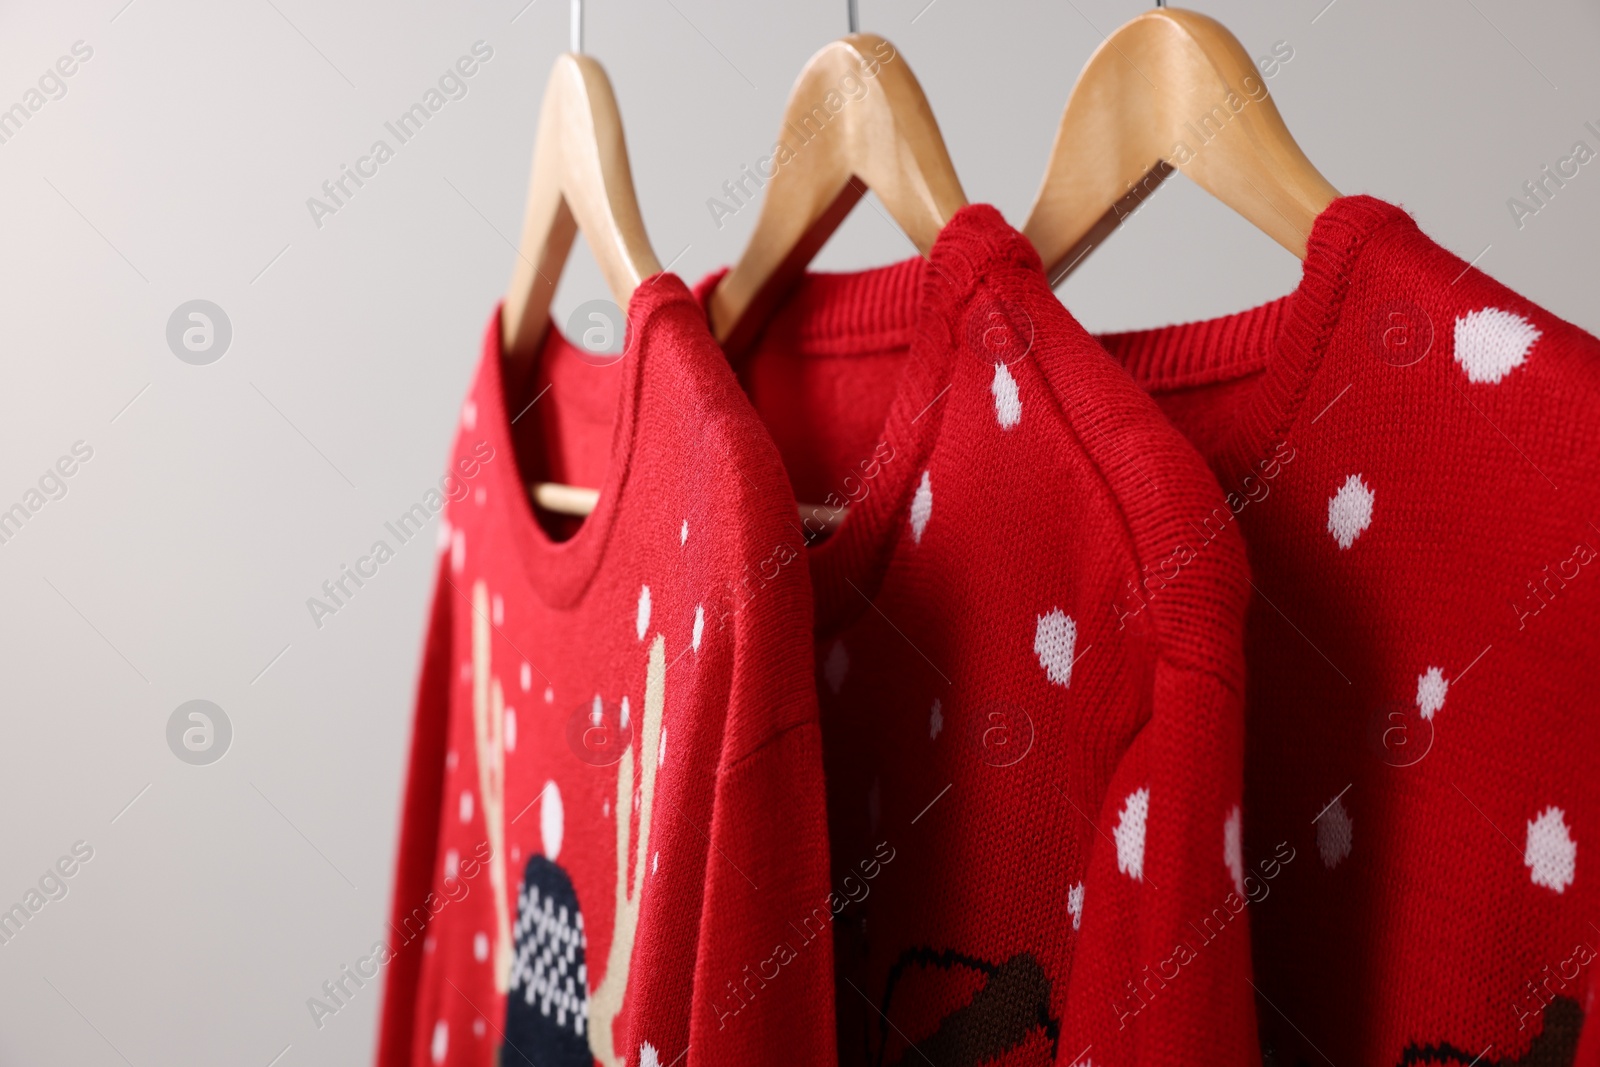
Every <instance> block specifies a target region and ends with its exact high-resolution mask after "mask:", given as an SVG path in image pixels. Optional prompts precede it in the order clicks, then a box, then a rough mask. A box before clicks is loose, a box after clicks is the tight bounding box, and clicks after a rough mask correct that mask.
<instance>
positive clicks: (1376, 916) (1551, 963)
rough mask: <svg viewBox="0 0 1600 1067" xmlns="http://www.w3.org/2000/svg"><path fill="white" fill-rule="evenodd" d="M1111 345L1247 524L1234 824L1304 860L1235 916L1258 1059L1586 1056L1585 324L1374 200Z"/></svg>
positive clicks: (1598, 562) (1592, 498)
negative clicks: (1175, 317)
mask: <svg viewBox="0 0 1600 1067" xmlns="http://www.w3.org/2000/svg"><path fill="white" fill-rule="evenodd" d="M1102 340H1103V341H1104V343H1105V344H1106V345H1107V346H1108V348H1109V349H1110V350H1111V352H1112V353H1113V354H1114V355H1116V356H1118V357H1120V359H1121V360H1122V361H1123V362H1124V363H1125V364H1126V365H1127V366H1128V367H1129V368H1130V369H1131V370H1132V372H1133V374H1134V375H1135V377H1136V378H1137V379H1138V380H1139V381H1140V382H1142V383H1143V384H1144V385H1145V386H1146V388H1148V389H1149V390H1150V391H1151V392H1152V393H1154V394H1155V396H1156V398H1157V399H1158V401H1159V402H1160V404H1161V406H1162V408H1163V409H1164V410H1165V411H1166V413H1167V414H1168V415H1169V416H1170V417H1171V419H1172V420H1173V422H1174V423H1176V424H1177V425H1178V426H1179V427H1180V428H1181V429H1183V430H1184V431H1185V432H1186V433H1187V434H1188V436H1189V437H1190V438H1192V439H1193V440H1194V441H1195V442H1196V444H1198V445H1199V446H1200V448H1201V450H1202V451H1203V452H1204V453H1206V455H1207V457H1208V458H1209V460H1210V462H1211V465H1212V467H1213V469H1214V470H1215V471H1216V473H1217V476H1218V478H1219V480H1220V482H1221V484H1222V487H1223V488H1224V489H1225V490H1227V491H1228V496H1227V500H1226V506H1224V507H1220V508H1218V509H1216V510H1215V511H1214V513H1213V515H1212V516H1211V517H1210V518H1208V519H1207V520H1206V522H1205V525H1206V526H1207V528H1219V529H1220V528H1232V527H1238V528H1239V529H1241V530H1242V531H1243V533H1244V535H1245V539H1246V543H1247V545H1248V547H1249V553H1250V564H1251V569H1252V571H1253V575H1254V582H1255V586H1256V588H1255V595H1254V598H1253V600H1252V602H1251V608H1250V617H1249V637H1248V643H1247V645H1246V654H1247V659H1248V663H1249V675H1250V681H1249V699H1248V711H1247V715H1248V720H1247V730H1246V736H1247V739H1248V740H1247V744H1246V753H1247V759H1246V790H1245V818H1244V828H1245V840H1246V844H1247V846H1249V847H1251V848H1253V849H1254V850H1256V851H1261V850H1265V849H1270V848H1271V847H1273V846H1274V845H1275V844H1276V842H1278V841H1281V840H1289V841H1290V842H1292V843H1293V844H1294V846H1295V847H1296V848H1298V849H1299V850H1300V851H1302V852H1305V853H1308V854H1309V857H1310V858H1308V859H1304V860H1300V861H1298V862H1296V863H1295V864H1293V865H1292V866H1291V868H1290V869H1289V870H1288V871H1287V872H1286V873H1285V875H1284V877H1282V878H1281V879H1279V882H1278V885H1277V887H1276V888H1275V889H1274V891H1273V895H1272V898H1271V899H1270V900H1266V901H1264V902H1262V903H1261V904H1260V905H1259V906H1258V907H1256V908H1255V909H1253V910H1252V912H1251V920H1252V921H1251V928H1252V932H1253V933H1254V935H1255V963H1256V982H1257V984H1258V985H1259V986H1260V1004H1259V1006H1258V1012H1259V1014H1260V1016H1261V1019H1262V1024H1263V1035H1264V1045H1265V1047H1266V1052H1267V1059H1268V1060H1269V1062H1275V1063H1279V1064H1302V1063H1310V1064H1319V1063H1324V1062H1331V1063H1336V1064H1339V1065H1340V1067H1344V1065H1346V1064H1372V1065H1391V1064H1456V1065H1460V1067H1465V1065H1467V1064H1478V1065H1480V1067H1490V1065H1496V1064H1499V1065H1509V1064H1526V1065H1532V1064H1540V1065H1556V1064H1560V1065H1565V1064H1569V1063H1571V1062H1573V1052H1574V1048H1575V1046H1576V1044H1577V1040H1578V1033H1579V1028H1580V1025H1581V1022H1582V1020H1583V1018H1584V1017H1585V1016H1586V1015H1587V1014H1589V1013H1590V1012H1592V1011H1593V1008H1594V993H1595V988H1596V974H1597V972H1600V963H1597V962H1596V950H1597V949H1600V930H1597V929H1596V926H1595V925H1594V924H1595V923H1596V922H1600V908H1597V906H1596V905H1597V899H1596V894H1595V887H1596V885H1597V880H1596V877H1595V873H1596V872H1595V871H1594V870H1593V869H1592V868H1591V867H1589V866H1588V864H1589V863H1590V862H1592V860H1590V861H1586V860H1585V859H1584V857H1585V856H1587V855H1589V853H1588V851H1587V850H1588V849H1590V848H1593V847H1595V843H1596V842H1600V806H1597V801H1600V772H1597V768H1596V761H1597V757H1600V714H1597V712H1600V696H1597V694H1600V638H1597V636H1596V633H1597V631H1596V617H1597V614H1596V613H1597V609H1600V557H1597V549H1600V530H1597V529H1596V524H1597V523H1600V422H1597V421H1596V420H1597V414H1600V342H1597V341H1596V340H1595V338H1593V337H1590V336H1589V335H1587V334H1585V333H1583V332H1582V331H1581V330H1578V329H1577V328H1575V327H1574V326H1572V325H1571V324H1569V323H1566V322H1563V321H1561V320H1560V319H1557V318H1556V317H1555V316H1553V315H1551V314H1549V313H1548V312H1545V311H1543V310H1541V309H1540V308H1538V307H1535V306H1534V305H1532V304H1531V303H1529V302H1528V301H1527V300H1524V299H1523V298H1522V297H1520V296H1517V295H1516V294H1515V293H1512V292H1510V291H1508V290H1507V289H1506V288H1505V287H1504V286H1501V285H1499V284H1497V283H1496V282H1494V281H1493V280H1492V279H1490V278H1489V277H1487V276H1486V275H1484V274H1483V273H1481V272H1480V271H1478V270H1475V269H1470V268H1469V267H1468V265H1467V264H1466V263H1464V262H1462V261H1461V260H1460V259H1458V258H1457V257H1455V256H1454V255H1451V254H1450V253H1449V252H1447V251H1445V250H1444V249H1442V248H1440V247H1439V246H1438V245H1437V244H1435V243H1434V242H1433V241H1431V240H1429V239H1428V238H1427V237H1425V236H1424V235H1423V234H1422V233H1421V232H1420V231H1419V230H1418V228H1417V226H1416V224H1415V223H1414V222H1413V221H1412V219H1411V218H1410V217H1409V216H1408V215H1406V214H1405V213H1404V212H1403V211H1401V210H1400V209H1399V208H1396V207H1392V206H1390V205H1388V204H1385V203H1382V202H1380V201H1378V200H1374V199H1372V198H1370V197H1364V196H1358V197H1349V198H1345V199H1341V200H1338V201H1336V202H1335V203H1334V204H1333V205H1331V206H1330V207H1329V208H1328V209H1327V210H1326V211H1325V212H1324V213H1323V215H1322V216H1321V217H1320V218H1319V219H1318V220H1317V223H1316V228H1315V231H1314V232H1313V233H1312V235H1311V240H1310V244H1309V248H1308V254H1307V257H1306V261H1305V271H1304V276H1303V279H1302V281H1301V283H1300V286H1299V288H1298V289H1297V290H1296V291H1295V292H1293V293H1291V294H1290V295H1289V296H1286V297H1284V298H1283V299H1280V300H1277V301H1274V302H1272V303H1270V304H1266V305H1264V306H1262V307H1259V308H1256V309H1254V310H1251V311H1246V312H1243V313H1241V314H1237V315H1232V316H1228V317H1225V318H1220V319H1215V320H1212V321H1209V322H1200V323H1194V324H1191V325H1185V326H1174V327H1170V328H1166V329H1158V330H1149V331H1142V332H1137V333H1127V334H1118V335H1114V336H1108V337H1105V338H1103V339H1102ZM1162 595H1165V593H1163V594H1162ZM1591 1029H1593V1028H1592V1027H1591ZM1591 1040H1592V1039H1591Z"/></svg>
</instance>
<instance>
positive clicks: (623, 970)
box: [589, 634, 667, 1067]
mask: <svg viewBox="0 0 1600 1067" xmlns="http://www.w3.org/2000/svg"><path fill="white" fill-rule="evenodd" d="M666 647H667V643H666V638H665V637H663V636H662V635H660V634H657V635H656V637H655V640H654V641H652V642H651V643H650V661H649V666H648V667H647V668H646V671H645V681H644V724H643V725H644V729H643V731H642V736H641V738H640V741H639V836H638V838H637V840H636V841H635V842H634V848H633V884H632V886H631V887H630V886H629V884H628V833H629V823H630V822H631V820H630V819H629V817H628V811H629V805H630V804H631V803H632V800H633V748H632V746H629V747H628V748H626V749H624V750H623V752H622V759H620V760H618V761H617V803H616V807H615V808H614V809H613V810H614V812H615V815H616V820H617V892H616V909H615V911H613V912H612V916H613V917H612V920H611V951H610V952H609V953H607V955H606V976H605V978H604V979H602V980H601V982H600V985H599V986H597V987H596V988H595V990H594V992H593V993H591V994H590V995H589V1049H590V1051H592V1052H593V1053H594V1058H595V1059H596V1060H598V1061H599V1062H600V1063H601V1065H602V1067H624V1064H625V1063H626V1062H627V1054H626V1051H624V1053H623V1055H621V1056H619V1055H617V1052H616V1049H615V1048H614V1046H613V1040H614V1039H613V1036H612V1031H611V1027H612V1023H614V1022H615V1021H616V1018H617V1014H618V1013H619V1012H620V1011H621V1010H622V997H623V994H624V993H625V992H626V991H627V988H628V971H629V967H630V965H631V963H632V961H633V941H634V937H635V935H636V934H637V933H638V930H639V902H640V895H641V891H642V890H643V888H644V873H645V858H646V857H647V856H648V855H649V850H650V813H651V811H652V809H653V807H654V800H655V791H656V767H657V765H658V764H659V762H660V760H659V758H658V753H659V752H660V747H661V717H662V712H663V711H664V710H665V708H666V700H667V653H666Z"/></svg>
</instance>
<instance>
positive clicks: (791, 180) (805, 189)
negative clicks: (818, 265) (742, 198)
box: [710, 33, 967, 350]
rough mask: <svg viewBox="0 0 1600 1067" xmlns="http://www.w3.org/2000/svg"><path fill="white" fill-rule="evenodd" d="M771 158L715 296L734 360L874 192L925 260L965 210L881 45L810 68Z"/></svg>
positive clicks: (849, 43) (919, 98) (825, 54)
mask: <svg viewBox="0 0 1600 1067" xmlns="http://www.w3.org/2000/svg"><path fill="white" fill-rule="evenodd" d="M775 147H776V149H777V150H776V152H775V154H774V157H773V162H772V164H771V166H772V168H773V170H772V173H771V175H770V180H769V181H768V182H767V183H766V190H765V199H764V201H763V203H762V205H761V213H760V215H759V216H758V217H757V219H756V225H755V231H754V233H753V234H752V235H751V238H750V243H749V245H748V246H747V247H746V249H745V251H744V254H743V255H742V256H741V257H740V258H739V261H738V263H736V264H735V265H734V267H733V269H732V270H730V271H729V272H728V274H727V275H726V276H725V277H724V278H723V279H722V281H721V283H720V284H718V286H717V288H716V290H715V291H714V292H713V293H712V295H711V307H710V311H711V326H712V332H713V333H715V334H716V336H717V339H718V340H719V341H721V342H722V343H723V344H724V346H725V347H727V348H729V349H730V350H737V349H739V348H742V347H743V346H744V345H745V344H747V343H748V342H749V341H750V340H751V339H752V337H753V335H754V333H755V332H756V331H757V330H759V328H760V325H761V323H762V322H763V321H764V320H765V318H766V316H767V314H768V313H769V312H770V310H771V308H772V306H773V305H774V304H776V302H777V301H778V300H779V299H781V297H782V295H783V293H784V292H785V291H786V290H787V288H788V287H789V285H790V284H792V283H793V281H794V280H795V278H796V277H798V275H799V274H800V273H801V272H802V271H804V269H805V267H806V264H807V263H809V262H810V261H811V258H812V257H813V256H814V255H816V253H817V250H818V249H820V248H821V247H822V245H823V244H824V243H825V242H826V241H827V239H828V237H829V236H831V235H832V233H833V231H834V230H835V229H837V228H838V226H839V223H840V222H842V221H843V220H844V217H845V216H846V215H847V214H849V212H850V209H851V208H852V207H854V206H855V203H856V201H858V200H859V199H861V197H862V196H863V195H864V193H865V191H866V190H867V189H869V188H870V189H871V190H872V191H873V192H875V193H877V194H878V198H879V199H880V200H881V201H882V202H883V205H884V208H885V209H886V210H887V211H888V212H889V214H890V216H891V217H892V218H893V219H894V220H895V222H896V223H897V224H899V226H900V227H901V229H903V230H904V231H905V232H906V234H907V236H909V237H910V238H911V240H912V242H913V243H914V244H915V245H916V246H917V248H918V249H919V250H920V251H922V252H923V253H924V254H926V253H927V252H928V250H929V249H930V248H932V247H933V242H934V239H935V238H936V237H937V236H938V234H939V231H940V230H941V229H943V228H944V225H945V223H947V222H949V221H950V218H951V216H953V215H954V214H955V213H956V212H957V211H959V210H960V209H961V208H962V207H963V206H965V204H966V202H967V200H966V195H965V194H964V193H963V192H962V189H961V183H960V181H959V180H958V179H957V178H956V173H955V168H954V166H953V165H952V164H951V162H950V154H949V152H948V151H947V150H946V149H945V145H944V138H943V137H942V136H941V135H940V133H939V125H938V123H937V122H936V121H935V119H934V117H933V110H932V109H931V108H930V107H929V106H928V100H927V97H926V96H925V95H924V94H923V92H922V87H921V86H920V85H919V84H918V83H917V79H916V75H914V74H912V72H911V68H910V66H909V65H908V64H907V63H906V61H905V60H904V59H903V58H901V56H900V55H899V53H898V52H896V51H895V48H894V46H893V45H891V44H890V43H889V42H888V41H886V40H884V39H883V38H882V37H878V36H876V35H875V34H870V33H860V34H852V35H850V36H848V37H845V38H842V39H840V40H838V41H834V42H833V43H831V44H829V45H827V46H826V47H825V48H823V49H822V50H821V51H820V52H818V53H817V54H816V55H814V56H812V57H811V60H810V62H808V63H807V64H806V66H805V69H804V70H802V71H801V73H800V77H799V79H798V80H797V81H796V82H795V86H794V89H793V90H792V91H791V92H790V94H789V102H788V105H787V106H786V107H785V109H784V121H783V124H782V126H781V127H780V128H779V131H778V141H777V145H776V146H775Z"/></svg>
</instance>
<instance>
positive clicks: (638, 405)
mask: <svg viewBox="0 0 1600 1067" xmlns="http://www.w3.org/2000/svg"><path fill="white" fill-rule="evenodd" d="M693 303H694V297H692V296H691V295H690V293H689V290H688V288H687V287H686V286H685V285H684V283H683V281H682V280H681V279H679V278H678V276H677V275H675V274H668V273H661V274H657V275H654V276H652V277H651V278H648V279H646V280H645V281H643V282H641V283H640V284H639V287H638V288H637V289H635V290H634V291H633V295H632V296H631V297H630V298H629V300H628V325H627V334H626V341H625V348H624V351H623V356H622V362H621V367H620V368H619V369H620V370H621V374H622V376H621V381H620V382H619V383H618V386H617V412H616V418H615V421H614V423H613V429H612V435H611V456H610V460H609V462H608V463H607V464H606V474H605V478H604V479H603V482H602V484H601V486H600V499H599V501H598V502H597V503H596V504H595V509H594V512H593V513H592V514H591V515H589V517H588V518H586V519H584V521H583V523H582V524H581V525H580V526H579V527H578V529H577V532H576V533H574V534H573V535H572V536H571V537H569V538H567V539H566V540H563V541H556V540H553V539H552V538H551V537H550V535H549V534H548V533H546V532H545V529H544V527H543V525H541V524H540V522H539V518H538V516H537V515H536V514H535V513H534V510H533V501H532V499H531V498H530V496H529V493H528V489H527V484H528V481H529V478H528V476H527V473H526V471H527V470H538V469H540V467H541V464H540V463H539V459H540V457H539V456H538V455H527V456H523V457H518V456H517V453H516V449H515V448H514V447H513V444H512V434H511V422H512V419H513V418H515V417H516V416H514V415H513V414H512V413H511V412H510V410H509V406H510V404H511V403H512V402H511V401H510V400H509V399H508V398H507V397H506V395H505V379H504V377H503V375H502V366H501V356H502V352H501V347H500V338H501V331H500V316H501V313H502V310H503V309H501V308H499V307H497V308H496V309H495V314H494V317H493V318H492V319H491V320H490V322H489V328H488V333H487V335H486V336H485V338H484V344H483V351H484V356H483V363H482V365H481V367H480V369H479V374H480V375H481V376H482V382H481V386H480V388H479V390H478V392H479V396H480V398H481V400H482V403H480V405H479V425H480V426H481V427H482V428H483V434H484V437H485V438H486V439H487V440H488V441H489V443H490V445H492V446H493V448H494V450H495V453H496V461H495V462H493V463H490V464H489V466H490V467H491V468H492V474H491V476H492V477H493V478H494V479H495V480H496V487H495V488H496V491H495V493H494V500H495V503H496V506H498V507H500V508H503V509H504V510H503V511H502V512H501V514H502V516H503V518H504V520H505V525H506V526H507V528H508V529H509V531H510V536H511V539H512V541H513V544H514V546H515V551H516V554H517V557H518V560H519V561H520V563H521V564H522V567H523V570H524V572H525V573H526V574H527V577H528V583H529V585H531V586H532V587H533V589H534V591H535V592H536V593H537V594H538V595H539V598H540V599H541V600H543V601H544V602H545V604H546V605H548V606H550V607H552V608H558V609H567V608H573V607H576V606H577V605H578V604H580V603H581V602H582V600H583V596H584V594H585V593H586V592H587V591H588V589H589V586H590V584H591V583H592V581H593V579H594V576H595V573H596V572H597V571H598V569H599V567H600V564H601V562H602V560H603V559H604V558H605V552H606V547H607V545H608V544H609V543H610V540H611V535H612V532H613V530H614V529H615V527H616V524H617V516H618V514H619V512H620V511H621V510H622V507H623V491H624V489H625V487H626V486H627V483H628V475H629V473H630V472H631V470H632V468H633V462H632V460H633V454H634V447H635V443H636V441H637V437H638V427H639V421H640V419H642V418H649V417H651V409H650V400H649V398H648V397H646V396H644V395H643V394H644V392H645V390H643V389H641V387H640V386H641V383H642V381H643V379H644V366H645V362H646V361H647V360H650V361H653V360H660V359H670V358H673V354H674V353H675V352H676V351H677V345H676V343H675V341H674V339H673V338H671V337H663V336H661V335H660V334H659V333H658V332H657V331H656V330H655V329H653V328H652V327H653V324H654V320H655V319H656V318H657V316H658V314H659V313H660V312H661V311H663V310H664V309H667V308H670V307H672V306H674V305H684V306H688V307H691V308H692V307H693ZM579 351H580V350H578V349H576V348H575V347H574V346H573V345H572V343H571V342H570V341H568V340H567V339H566V337H565V336H563V335H562V333H561V331H560V330H558V329H557V328H556V326H555V323H553V322H552V323H551V324H550V328H549V332H548V333H547V334H546V335H545V339H544V341H543V343H542V344H541V346H540V349H539V355H538V362H537V367H539V368H542V367H544V366H545V365H546V364H547V361H549V360H550V359H552V358H557V357H559V356H562V355H566V354H568V353H577V352H579ZM539 373H540V372H539V370H538V369H535V371H534V372H533V374H532V376H531V379H532V380H537V379H538V377H539ZM518 406H519V407H520V406H521V405H520V404H519V405H518ZM538 415H539V409H538V406H537V405H535V406H533V407H532V408H531V409H530V410H529V411H528V413H527V417H530V418H537V417H538ZM528 438H529V439H531V440H538V441H542V440H543V435H542V434H530V435H528ZM523 460H525V461H526V463H524V462H522V461H523ZM662 491H667V490H666V489H665V488H663V490H662Z"/></svg>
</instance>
